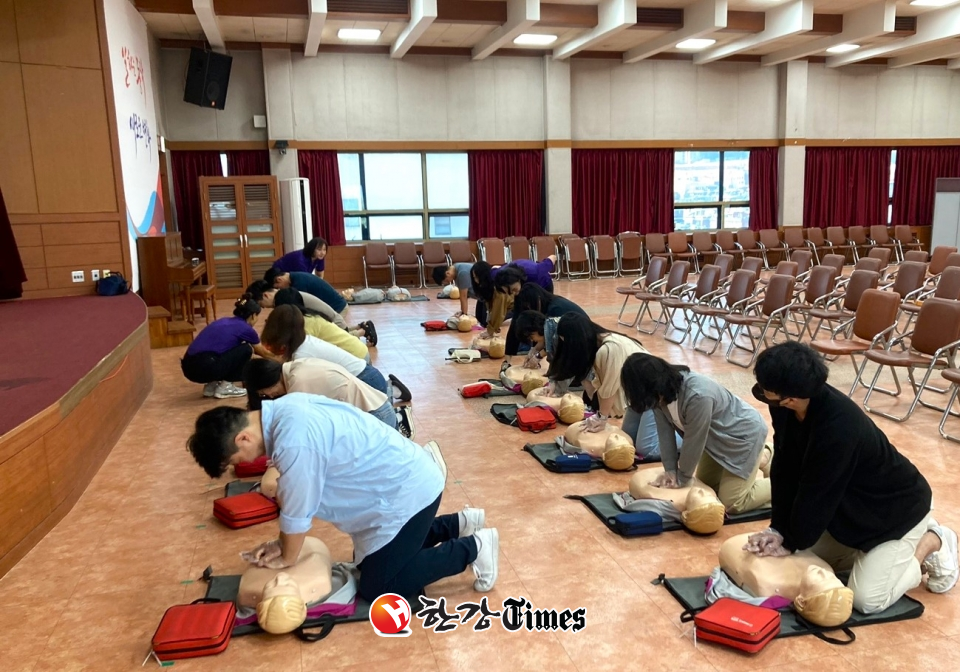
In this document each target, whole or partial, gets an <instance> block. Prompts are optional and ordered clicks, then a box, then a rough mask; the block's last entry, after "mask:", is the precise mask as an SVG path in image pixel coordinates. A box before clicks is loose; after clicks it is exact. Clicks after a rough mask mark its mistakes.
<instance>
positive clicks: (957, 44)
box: [887, 40, 960, 68]
mask: <svg viewBox="0 0 960 672" xmlns="http://www.w3.org/2000/svg"><path fill="white" fill-rule="evenodd" d="M958 56H960V41H957V40H950V41H947V42H939V43H937V44H934V45H933V46H931V47H927V48H926V49H917V50H916V51H914V52H913V53H910V54H905V55H903V56H897V57H896V58H891V59H889V60H888V61H887V67H888V68H905V67H907V66H909V65H917V64H919V63H926V62H927V61H936V60H939V59H941V58H957V57H958ZM947 67H948V68H949V67H951V66H950V64H949V63H948V64H947Z"/></svg>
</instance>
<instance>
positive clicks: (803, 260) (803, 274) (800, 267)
mask: <svg viewBox="0 0 960 672" xmlns="http://www.w3.org/2000/svg"><path fill="white" fill-rule="evenodd" d="M790 261H795V262H797V280H800V281H801V282H803V281H805V280H806V279H807V276H808V275H810V268H811V267H812V266H813V252H811V251H810V250H806V249H804V250H795V251H793V252H791V253H790Z"/></svg>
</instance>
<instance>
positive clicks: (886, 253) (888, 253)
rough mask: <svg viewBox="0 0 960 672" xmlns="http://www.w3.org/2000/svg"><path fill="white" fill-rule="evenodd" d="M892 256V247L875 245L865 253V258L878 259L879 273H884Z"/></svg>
mask: <svg viewBox="0 0 960 672" xmlns="http://www.w3.org/2000/svg"><path fill="white" fill-rule="evenodd" d="M892 256H893V248H892V247H875V248H873V249H872V250H870V252H869V253H867V259H879V260H880V275H884V274H885V273H886V272H887V269H888V268H889V267H890V258H891V257H892Z"/></svg>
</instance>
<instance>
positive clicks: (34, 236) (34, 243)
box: [3, 192, 43, 247]
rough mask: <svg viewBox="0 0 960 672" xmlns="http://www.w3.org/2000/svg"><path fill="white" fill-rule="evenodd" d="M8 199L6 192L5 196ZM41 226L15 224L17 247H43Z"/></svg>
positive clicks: (14, 235)
mask: <svg viewBox="0 0 960 672" xmlns="http://www.w3.org/2000/svg"><path fill="white" fill-rule="evenodd" d="M3 198H4V200H6V198H7V194H6V192H4V194H3ZM40 231H41V230H40V225H39V224H14V225H13V237H14V238H16V239H17V247H38V246H40V245H43V235H42V234H41V233H40Z"/></svg>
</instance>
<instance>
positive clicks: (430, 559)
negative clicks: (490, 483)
mask: <svg viewBox="0 0 960 672" xmlns="http://www.w3.org/2000/svg"><path fill="white" fill-rule="evenodd" d="M187 446H188V448H189V450H190V452H191V453H192V454H193V457H194V459H195V460H196V461H197V463H198V464H199V465H200V466H201V467H202V468H203V470H204V471H205V472H206V473H207V474H208V475H209V476H210V477H211V478H219V477H220V476H221V475H223V473H224V471H226V469H227V467H228V466H229V465H231V464H237V463H238V462H245V461H252V460H255V459H257V458H258V457H260V456H262V455H266V456H267V457H268V458H270V459H271V460H272V461H273V463H274V465H275V466H276V468H277V470H278V471H279V472H280V477H279V480H278V482H277V499H278V500H279V501H281V502H283V508H282V511H281V513H280V538H279V539H277V540H274V541H268V542H266V543H264V544H261V545H260V546H258V547H257V548H256V549H255V551H254V555H255V557H257V561H258V564H259V566H261V567H269V568H270V569H283V568H284V567H290V566H291V565H293V564H294V563H295V562H296V560H297V557H298V555H299V553H300V549H301V547H302V546H303V540H304V538H305V537H306V535H307V533H308V532H309V531H310V528H311V527H312V525H313V518H319V519H320V520H324V521H327V522H329V523H332V524H333V525H334V526H335V527H336V528H337V529H338V530H340V531H341V532H344V533H346V534H349V535H350V537H351V539H352V540H353V547H354V561H355V562H356V563H357V568H358V569H359V570H360V581H359V586H358V593H359V595H360V597H362V598H363V599H366V600H370V601H373V600H374V599H376V598H377V597H379V596H380V595H382V594H383V593H397V594H399V595H402V596H403V597H405V598H406V599H407V600H408V601H410V603H411V604H417V602H416V598H417V596H418V595H420V594H421V593H422V592H423V590H424V588H426V586H428V585H430V584H432V583H434V582H436V581H439V580H440V579H443V578H445V577H448V576H454V575H456V574H459V573H461V572H463V571H464V570H465V569H466V568H467V567H468V566H470V565H472V566H473V570H474V573H475V575H476V581H475V582H474V588H475V589H476V590H478V591H481V592H486V591H489V590H490V589H492V588H493V586H494V584H495V583H496V580H497V574H498V571H499V546H500V537H499V534H498V533H497V530H496V529H495V528H490V529H487V528H485V527H484V523H485V515H484V512H483V510H482V509H471V508H466V509H464V510H463V511H461V512H460V513H454V514H448V515H444V516H439V517H438V516H437V510H438V509H439V507H440V500H441V497H442V494H443V488H444V476H443V473H442V472H441V469H440V468H438V464H437V460H436V458H435V457H433V455H432V454H431V452H429V451H428V450H426V449H424V448H422V447H420V446H418V445H417V444H415V443H413V442H412V441H410V440H409V439H405V438H404V437H402V436H401V435H400V434H398V433H397V432H395V431H393V430H392V429H390V428H389V427H387V425H385V424H384V423H382V422H380V421H378V420H377V419H376V418H374V417H372V416H371V415H370V414H369V413H364V412H362V411H360V410H359V409H357V408H354V407H352V406H349V405H347V404H344V403H342V402H339V401H334V400H332V399H327V398H325V397H320V396H317V395H311V394H303V393H294V394H288V395H285V396H284V397H281V398H280V399H276V400H272V401H271V400H264V402H263V407H262V409H261V410H260V411H249V412H248V411H244V410H242V409H239V408H234V407H228V406H221V407H219V408H215V409H212V410H209V411H207V412H205V413H203V414H202V415H200V417H199V418H197V421H196V425H195V427H194V433H193V435H192V436H191V437H190V438H189V440H188V441H187ZM372 446H375V447H376V448H375V449H372V448H371V447H372Z"/></svg>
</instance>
